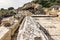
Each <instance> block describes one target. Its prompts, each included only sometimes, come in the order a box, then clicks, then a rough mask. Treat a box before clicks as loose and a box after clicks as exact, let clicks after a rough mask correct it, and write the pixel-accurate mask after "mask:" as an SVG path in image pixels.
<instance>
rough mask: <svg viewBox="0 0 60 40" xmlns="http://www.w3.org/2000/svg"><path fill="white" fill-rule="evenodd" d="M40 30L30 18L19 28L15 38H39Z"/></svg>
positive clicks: (34, 39)
mask: <svg viewBox="0 0 60 40" xmlns="http://www.w3.org/2000/svg"><path fill="white" fill-rule="evenodd" d="M40 39H41V38H40V30H39V28H38V27H37V26H36V25H35V24H34V22H33V21H32V20H30V18H27V19H25V22H23V25H22V26H21V27H20V28H19V33H18V36H17V40H40Z"/></svg>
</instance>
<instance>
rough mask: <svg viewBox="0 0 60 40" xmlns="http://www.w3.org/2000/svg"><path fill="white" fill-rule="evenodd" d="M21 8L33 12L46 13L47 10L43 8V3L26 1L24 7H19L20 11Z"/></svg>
mask: <svg viewBox="0 0 60 40" xmlns="http://www.w3.org/2000/svg"><path fill="white" fill-rule="evenodd" d="M19 9H20V10H19ZM21 10H25V11H26V10H28V11H30V12H31V13H32V14H45V12H44V11H43V10H42V5H40V4H37V3H34V2H29V3H26V4H24V5H23V7H21V8H18V12H19V11H21Z"/></svg>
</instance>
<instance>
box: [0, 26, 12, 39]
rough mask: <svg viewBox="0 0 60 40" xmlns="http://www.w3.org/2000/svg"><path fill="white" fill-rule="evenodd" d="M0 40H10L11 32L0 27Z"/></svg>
mask: <svg viewBox="0 0 60 40" xmlns="http://www.w3.org/2000/svg"><path fill="white" fill-rule="evenodd" d="M0 40H11V30H9V29H7V28H6V27H0Z"/></svg>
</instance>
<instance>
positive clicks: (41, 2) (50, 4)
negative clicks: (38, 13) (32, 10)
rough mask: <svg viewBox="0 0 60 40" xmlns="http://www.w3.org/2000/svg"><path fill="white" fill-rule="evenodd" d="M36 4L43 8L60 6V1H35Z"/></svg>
mask: <svg viewBox="0 0 60 40" xmlns="http://www.w3.org/2000/svg"><path fill="white" fill-rule="evenodd" d="M33 1H35V3H39V4H41V5H42V6H43V7H50V6H52V5H56V4H60V0H33Z"/></svg>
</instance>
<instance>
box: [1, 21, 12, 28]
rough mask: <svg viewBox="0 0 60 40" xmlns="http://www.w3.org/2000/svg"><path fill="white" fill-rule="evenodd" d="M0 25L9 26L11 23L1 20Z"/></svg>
mask: <svg viewBox="0 0 60 40" xmlns="http://www.w3.org/2000/svg"><path fill="white" fill-rule="evenodd" d="M1 25H2V26H4V27H8V26H11V24H10V23H9V22H8V21H2V23H1Z"/></svg>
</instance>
